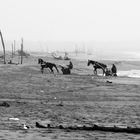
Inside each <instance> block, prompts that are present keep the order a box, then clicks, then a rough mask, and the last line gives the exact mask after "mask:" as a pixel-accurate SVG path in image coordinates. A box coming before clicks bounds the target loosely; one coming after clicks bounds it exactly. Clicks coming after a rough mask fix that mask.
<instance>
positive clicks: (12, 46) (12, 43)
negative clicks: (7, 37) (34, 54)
mask: <svg viewBox="0 0 140 140" xmlns="http://www.w3.org/2000/svg"><path fill="white" fill-rule="evenodd" d="M13 55H14V50H13V43H12V58H13Z"/></svg>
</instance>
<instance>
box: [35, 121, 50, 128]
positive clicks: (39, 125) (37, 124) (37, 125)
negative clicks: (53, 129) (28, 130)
mask: <svg viewBox="0 0 140 140" xmlns="http://www.w3.org/2000/svg"><path fill="white" fill-rule="evenodd" d="M36 127H37V128H48V127H47V126H44V125H42V124H39V123H38V122H36Z"/></svg>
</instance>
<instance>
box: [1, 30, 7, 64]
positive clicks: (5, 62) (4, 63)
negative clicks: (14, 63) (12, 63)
mask: <svg viewBox="0 0 140 140" xmlns="http://www.w3.org/2000/svg"><path fill="white" fill-rule="evenodd" d="M0 37H1V42H2V46H3V55H4V64H6V60H5V44H4V40H3V36H2V32H1V30H0Z"/></svg>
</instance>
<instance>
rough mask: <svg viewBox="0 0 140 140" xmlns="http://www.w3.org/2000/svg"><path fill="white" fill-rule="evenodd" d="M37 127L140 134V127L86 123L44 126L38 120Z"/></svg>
mask: <svg viewBox="0 0 140 140" xmlns="http://www.w3.org/2000/svg"><path fill="white" fill-rule="evenodd" d="M36 127H38V128H51V129H63V130H83V131H104V132H114V133H132V134H140V128H132V127H123V128H122V127H117V126H111V127H108V126H99V125H96V124H94V125H93V126H86V125H74V126H67V127H64V126H63V125H58V126H53V127H51V126H50V124H48V126H44V125H41V124H39V123H38V122H36Z"/></svg>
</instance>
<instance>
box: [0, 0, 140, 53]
mask: <svg viewBox="0 0 140 140" xmlns="http://www.w3.org/2000/svg"><path fill="white" fill-rule="evenodd" d="M0 29H1V30H2V33H3V36H4V39H5V40H10V41H12V40H19V39H20V38H21V37H23V38H24V40H28V41H29V40H31V41H71V42H78V41H82V42H127V43H126V44H125V43H123V45H124V48H126V47H127V44H128V42H131V44H132V45H129V46H128V49H130V50H131V49H134V48H135V49H138V48H140V0H1V3H0ZM133 43H134V45H133ZM101 44H102V45H101V47H104V45H103V43H101ZM112 44H113V43H112ZM123 45H118V48H119V49H120V48H123ZM106 46H107V45H106ZM115 47H116V45H115ZM110 49H113V45H112V46H110Z"/></svg>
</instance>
